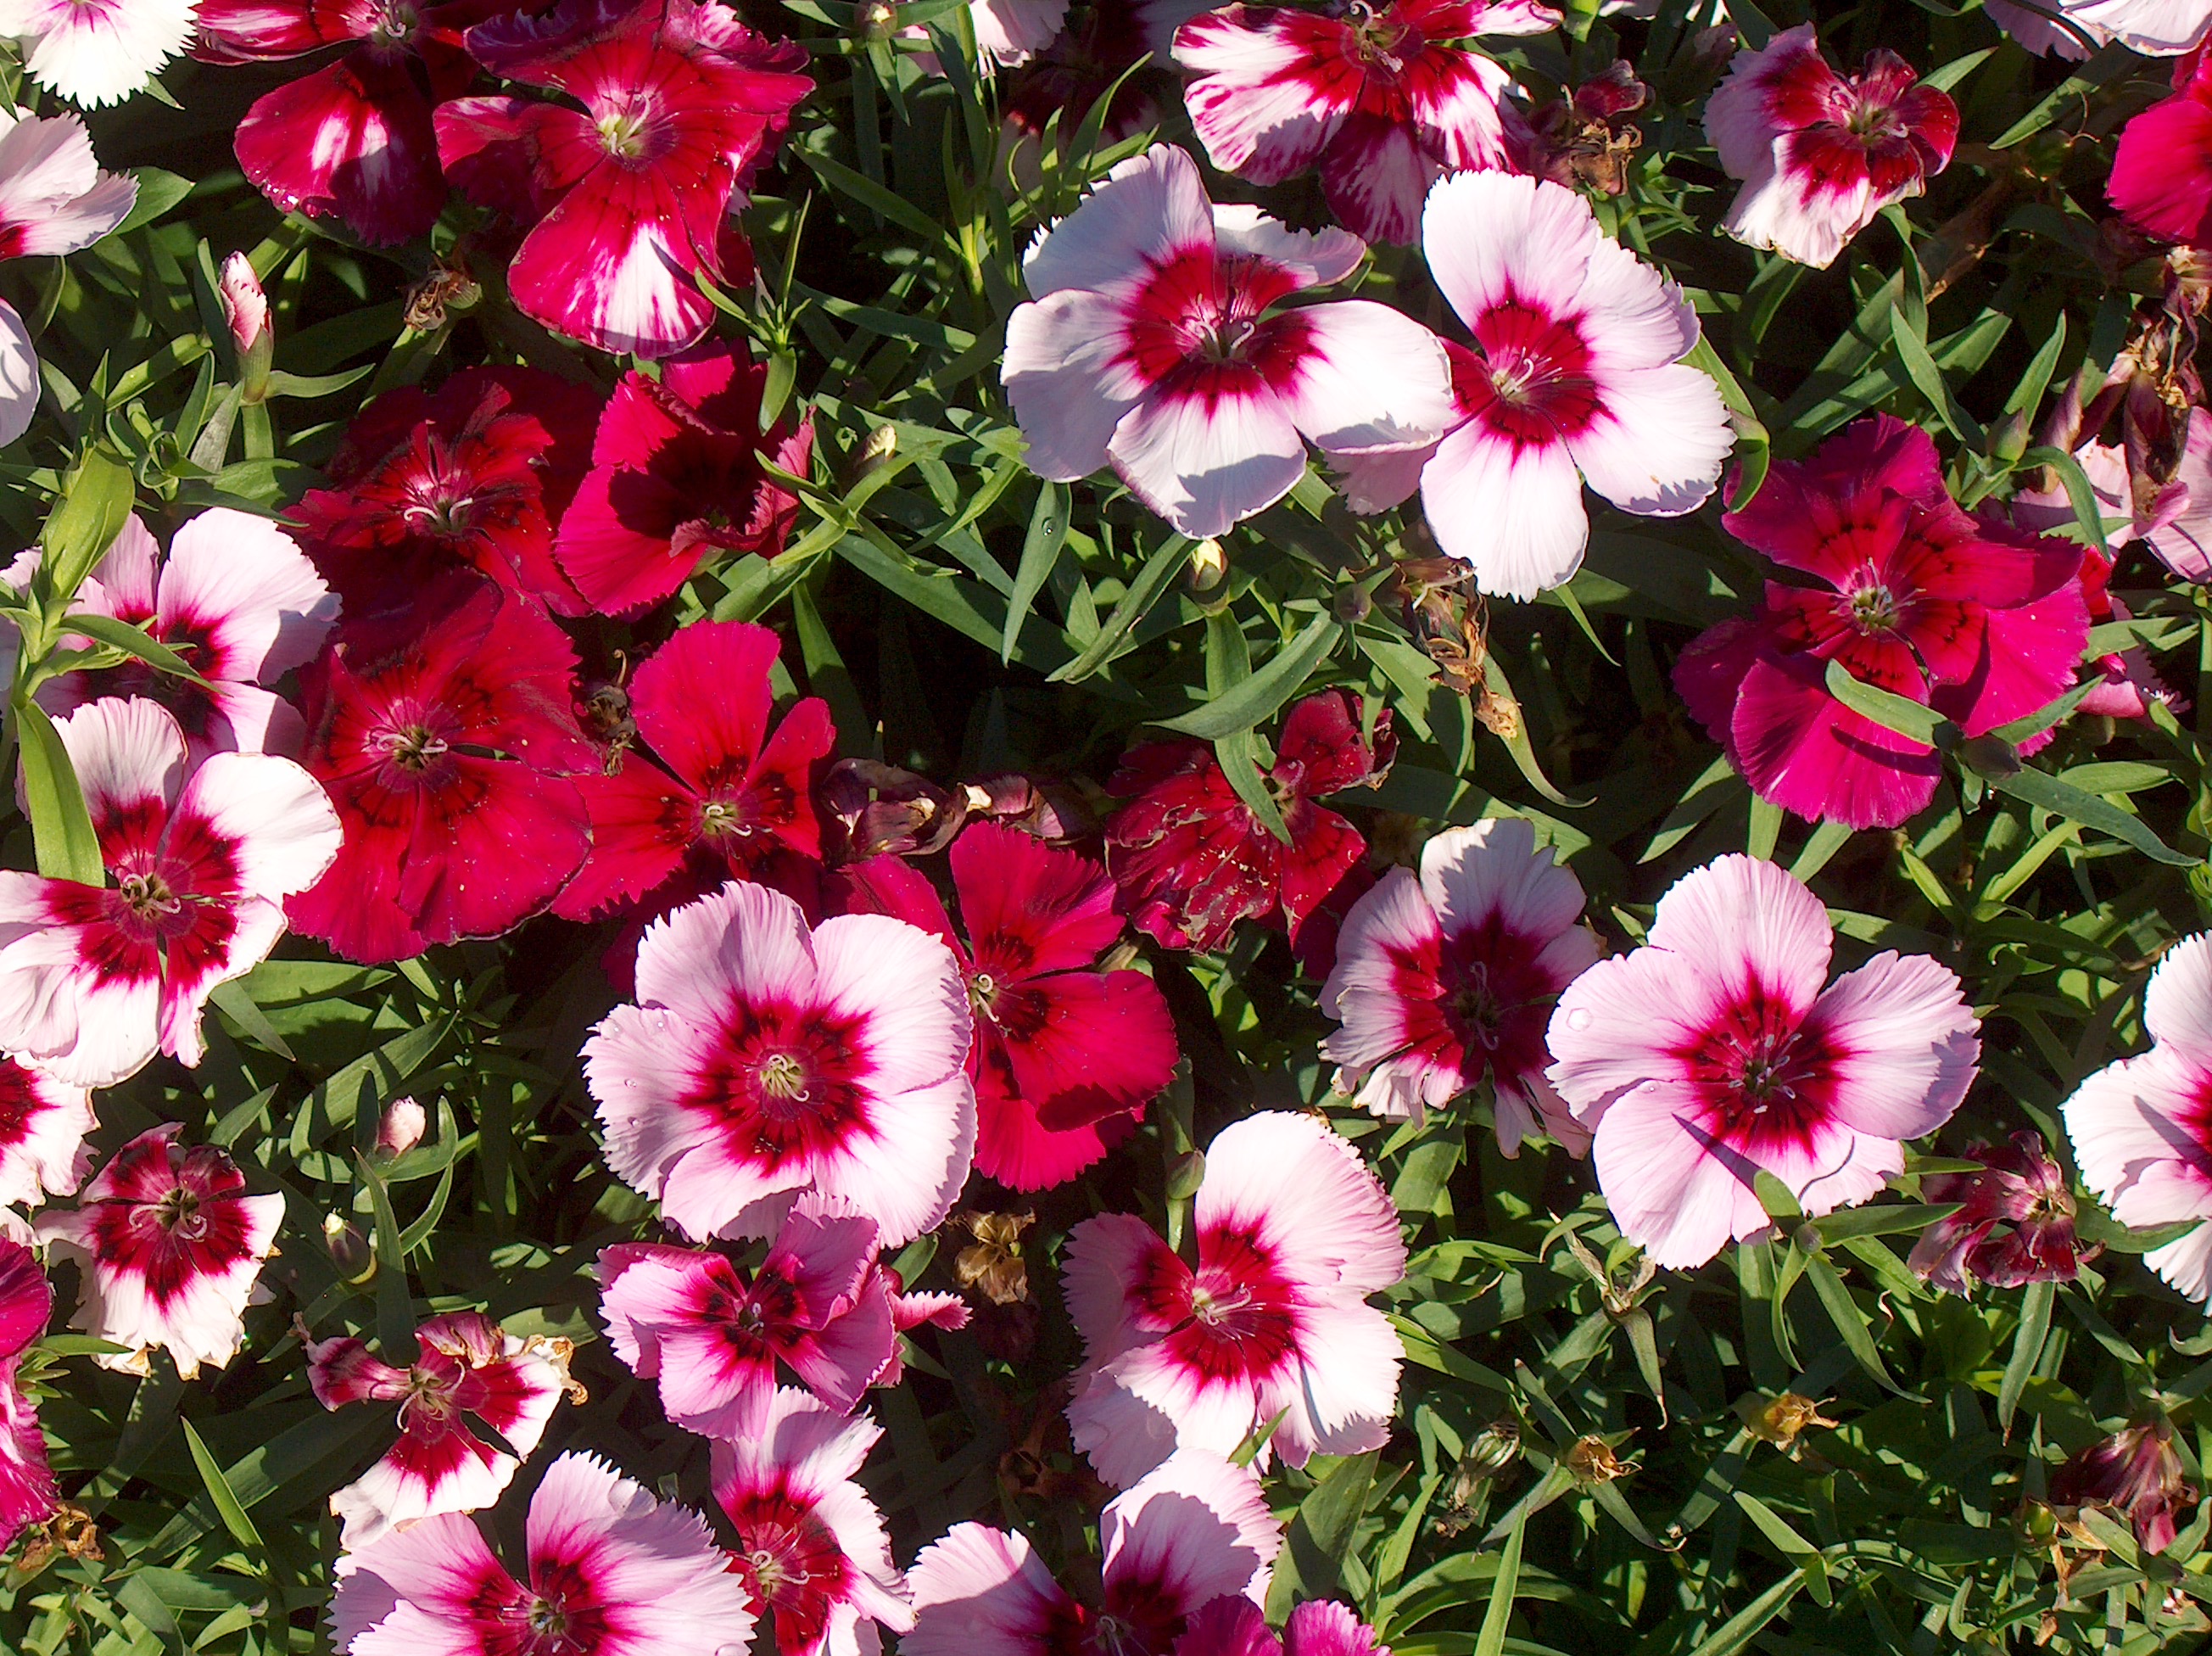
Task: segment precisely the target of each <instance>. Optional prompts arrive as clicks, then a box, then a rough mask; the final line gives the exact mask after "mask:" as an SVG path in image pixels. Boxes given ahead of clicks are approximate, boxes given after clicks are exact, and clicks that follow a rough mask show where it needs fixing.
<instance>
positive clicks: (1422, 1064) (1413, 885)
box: [1321, 817, 1598, 1156]
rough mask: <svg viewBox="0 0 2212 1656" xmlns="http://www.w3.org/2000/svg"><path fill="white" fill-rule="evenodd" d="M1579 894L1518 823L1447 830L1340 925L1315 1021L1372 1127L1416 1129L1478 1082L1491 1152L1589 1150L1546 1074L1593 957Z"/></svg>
mask: <svg viewBox="0 0 2212 1656" xmlns="http://www.w3.org/2000/svg"><path fill="white" fill-rule="evenodd" d="M1582 912H1583V888H1582V882H1581V881H1579V880H1577V879H1576V878H1575V877H1574V875H1573V874H1571V873H1569V872H1568V871H1567V870H1566V869H1565V868H1560V867H1559V866H1557V864H1555V863H1554V862H1553V854H1552V851H1551V849H1550V848H1549V847H1546V848H1545V849H1542V850H1539V849H1537V848H1536V833H1535V830H1534V829H1533V828H1532V827H1530V826H1529V825H1528V823H1526V822H1523V821H1521V820H1519V819H1516V818H1510V817H1507V818H1492V819H1489V820H1487V821H1485V822H1480V823H1477V824H1476V825H1474V826H1473V827H1471V828H1453V829H1449V830H1447V831H1445V832H1443V833H1441V834H1438V835H1437V837H1435V838H1434V839H1431V841H1430V842H1429V843H1427V844H1426V845H1425V846H1423V847H1422V848H1421V871H1420V873H1419V875H1416V874H1414V873H1413V871H1412V870H1411V869H1408V868H1393V869H1391V870H1390V871H1389V873H1388V874H1384V875H1383V879H1382V880H1381V881H1380V882H1379V883H1378V884H1377V885H1376V886H1375V888H1374V889H1373V890H1372V891H1370V892H1368V893H1367V894H1366V895H1365V896H1364V897H1362V898H1360V899H1359V901H1358V902H1357V903H1355V904H1352V912H1351V913H1350V914H1348V915H1346V916H1345V921H1344V927H1343V929H1342V930H1341V931H1340V932H1339V934H1338V935H1337V941H1336V966H1335V969H1334V971H1331V972H1330V973H1329V975H1328V983H1326V984H1324V985H1323V986H1322V995H1321V1005H1322V1011H1323V1012H1325V1013H1327V1014H1328V1015H1329V1016H1330V1017H1332V1018H1334V1019H1335V1020H1337V1022H1338V1023H1340V1025H1342V1026H1343V1027H1341V1028H1340V1029H1338V1030H1337V1031H1336V1032H1334V1033H1333V1034H1331V1035H1330V1036H1329V1037H1328V1038H1327V1039H1326V1040H1324V1041H1323V1042H1322V1047H1321V1055H1322V1057H1324V1058H1327V1059H1328V1061H1329V1062H1332V1063H1334V1064H1337V1065H1339V1066H1340V1068H1338V1070H1337V1072H1336V1082H1335V1085H1336V1090H1337V1091H1338V1092H1339V1093H1348V1094H1352V1095H1353V1096H1355V1097H1356V1098H1357V1099H1358V1101H1359V1102H1360V1103H1361V1104H1363V1105H1366V1107H1367V1108H1368V1109H1369V1110H1370V1111H1372V1112H1373V1113H1374V1114H1376V1115H1378V1116H1382V1117H1387V1118H1388V1119H1389V1120H1392V1121H1407V1120H1412V1121H1420V1120H1423V1119H1425V1117H1426V1116H1427V1114H1428V1112H1429V1111H1431V1110H1437V1109H1441V1108H1443V1105H1446V1104H1449V1102H1450V1101H1451V1100H1452V1099H1455V1098H1456V1097H1458V1096H1459V1095H1460V1094H1461V1093H1465V1092H1468V1091H1469V1090H1470V1089H1472V1088H1474V1087H1479V1086H1480V1085H1481V1084H1482V1081H1483V1078H1484V1077H1485V1076H1486V1075H1487V1076H1488V1077H1489V1079H1490V1082H1491V1086H1492V1109H1493V1111H1494V1112H1495V1115H1496V1127H1497V1131H1498V1148H1499V1149H1500V1150H1502V1151H1504V1154H1507V1155H1508V1156H1511V1155H1515V1154H1518V1153H1519V1151H1520V1148H1521V1146H1522V1144H1523V1143H1524V1142H1527V1141H1528V1140H1530V1139H1533V1138H1535V1137H1538V1136H1539V1135H1543V1136H1548V1137H1551V1138H1554V1139H1557V1140H1559V1142H1561V1143H1563V1144H1566V1145H1568V1146H1570V1147H1571V1148H1575V1149H1577V1150H1581V1149H1587V1148H1589V1137H1588V1135H1587V1134H1585V1133H1584V1132H1583V1129H1582V1126H1581V1123H1578V1122H1577V1121H1576V1120H1575V1119H1574V1117H1572V1116H1571V1115H1569V1114H1568V1113H1567V1108H1566V1105H1565V1104H1564V1103H1562V1102H1561V1101H1560V1099H1559V1094H1558V1093H1554V1092H1553V1090H1552V1085H1551V1083H1550V1082H1549V1081H1546V1080H1545V1079H1544V1066H1545V1065H1547V1064H1548V1063H1549V1062H1551V1061H1552V1055H1551V1052H1550V1050H1548V1049H1547V1047H1546V1046H1545V1044H1544V1026H1545V1025H1546V1024H1547V1022H1548V1021H1549V1020H1550V1018H1551V1008H1552V1002H1553V1001H1554V1000H1555V999H1557V998H1558V995H1559V991H1560V990H1561V989H1565V987H1566V986H1567V985H1568V984H1569V983H1572V982H1573V981H1574V979H1575V978H1576V977H1577V976H1578V975H1579V974H1580V973H1581V972H1583V971H1584V970H1586V969H1587V968H1588V967H1589V965H1591V964H1592V963H1594V962H1595V960H1596V959H1597V957H1598V943H1597V939H1596V937H1595V935H1593V934H1592V933H1591V932H1590V930H1589V928H1588V927H1586V926H1583V925H1582V924H1580V923H1578V922H1580V921H1581V918H1582Z"/></svg>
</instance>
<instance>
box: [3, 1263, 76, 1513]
mask: <svg viewBox="0 0 2212 1656" xmlns="http://www.w3.org/2000/svg"><path fill="white" fill-rule="evenodd" d="M53 1312H54V1291H53V1288H52V1286H50V1285H49V1284H48V1282H46V1272H44V1271H42V1270H40V1269H39V1261H38V1257H37V1256H36V1255H34V1254H33V1253H32V1251H30V1250H29V1249H28V1248H27V1247H25V1246H24V1245H22V1244H21V1242H18V1241H16V1240H15V1239H14V1238H12V1237H0V1546H5V1545H7V1544H8V1543H10V1542H12V1541H13V1540H14V1539H15V1536H16V1534H17V1532H18V1531H21V1529H22V1527H23V1526H24V1525H26V1524H35V1523H37V1522H39V1521H40V1519H44V1518H46V1517H47V1516H48V1515H49V1514H51V1513H52V1512H53V1510H54V1508H55V1507H58V1506H59V1505H60V1504H61V1492H60V1491H59V1490H58V1489H56V1488H55V1487H54V1474H53V1470H52V1467H50V1466H49V1465H48V1464H47V1463H46V1434H45V1433H44V1432H42V1431H40V1429H39V1410H38V1405H37V1404H35V1403H33V1402H32V1401H31V1400H30V1398H28V1397H26V1396H24V1395H23V1391H22V1388H21V1386H19V1385H16V1383H15V1370H16V1367H17V1366H18V1365H19V1364H20V1363H21V1361H23V1355H24V1354H25V1353H26V1352H27V1351H28V1350H30V1349H31V1348H32V1346H33V1345H34V1344H36V1343H37V1342H38V1340H39V1338H40V1336H41V1335H43V1334H45V1333H46V1319H47V1318H50V1317H52V1315H53Z"/></svg>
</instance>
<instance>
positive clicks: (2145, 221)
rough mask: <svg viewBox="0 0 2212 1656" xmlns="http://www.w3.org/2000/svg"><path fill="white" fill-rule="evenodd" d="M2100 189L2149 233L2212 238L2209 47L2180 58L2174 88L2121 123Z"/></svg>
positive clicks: (2199, 240)
mask: <svg viewBox="0 0 2212 1656" xmlns="http://www.w3.org/2000/svg"><path fill="white" fill-rule="evenodd" d="M2199 32H2200V33H2201V32H2202V28H2201V26H2200V29H2199ZM2105 195H2106V199H2107V200H2109V201H2110V202H2111V203H2112V205H2113V206H2115V207H2117V208H2118V209H2119V210H2120V212H2121V214H2122V216H2124V217H2125V218H2126V219H2127V221H2128V222H2129V223H2130V224H2132V225H2134V226H2135V227H2136V228H2137V229H2139V230H2141V231H2142V232H2143V233H2144V234H2146V235H2154V236H2157V237H2158V238H2159V239H2160V240H2165V241H2182V242H2188V243H2190V244H2191V245H2193V246H2199V247H2201V246H2204V245H2206V244H2208V243H2212V54H2208V53H2206V52H2203V51H2202V50H2198V51H2195V52H2191V53H2190V54H2189V56H2187V57H2186V58H2183V59H2182V60H2181V62H2180V63H2179V64H2176V65H2175V66H2174V73H2173V96H2172V97H2170V98H2166V99H2162V100H2160V101H2159V102H2157V103H2154V104H2153V105H2152V106H2151V107H2149V108H2148V109H2146V110H2144V111H2143V112H2142V113H2141V114H2140V115H2137V116H2136V118H2135V119H2132V120H2130V122H2129V123H2128V124H2127V125H2125V126H2124V127H2122V128H2121V129H2120V143H2119V147H2118V149H2116V150H2115V151H2114V152H2113V155H2112V174H2111V176H2110V177H2109V178H2107V179H2106V181H2105Z"/></svg>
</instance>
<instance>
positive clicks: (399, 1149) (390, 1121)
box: [376, 1098, 430, 1157]
mask: <svg viewBox="0 0 2212 1656" xmlns="http://www.w3.org/2000/svg"><path fill="white" fill-rule="evenodd" d="M429 1125H430V1116H429V1112H428V1111H426V1110H424V1109H423V1108H422V1105H419V1104H417V1103H416V1101H415V1100H414V1099H405V1098H402V1099H392V1102H391V1103H389V1104H387V1105H385V1106H384V1114H383V1115H382V1116H381V1117H379V1118H378V1120H377V1123H376V1148H377V1153H378V1154H380V1155H386V1156H393V1157H398V1156H404V1155H405V1154H407V1153H408V1152H409V1151H410V1150H411V1149H413V1148H415V1147H416V1145H418V1144H420V1143H421V1142H422V1135H423V1132H424V1131H425V1130H426V1129H428V1127H429Z"/></svg>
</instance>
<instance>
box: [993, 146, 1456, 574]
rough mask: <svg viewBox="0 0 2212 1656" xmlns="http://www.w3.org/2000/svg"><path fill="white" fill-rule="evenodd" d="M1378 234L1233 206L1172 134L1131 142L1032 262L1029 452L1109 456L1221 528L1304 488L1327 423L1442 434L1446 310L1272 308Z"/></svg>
mask: <svg viewBox="0 0 2212 1656" xmlns="http://www.w3.org/2000/svg"><path fill="white" fill-rule="evenodd" d="M1365 252H1366V247H1364V244H1362V243H1361V242H1360V241H1359V240H1358V238H1357V237H1354V236H1351V235H1347V234H1345V233H1344V232H1343V231H1341V230H1334V229H1331V230H1322V231H1319V232H1316V233H1312V234H1308V233H1305V232H1302V231H1297V230H1291V229H1288V228H1285V227H1284V226H1283V225H1282V224H1280V223H1279V222H1276V221H1275V220H1273V219H1272V218H1268V217H1267V216H1265V215H1263V214H1262V213H1261V211H1260V210H1258V209H1257V208H1255V207H1245V206H1219V207H1217V206H1214V205H1213V204H1211V203H1209V202H1208V201H1207V200H1206V189H1205V186H1203V185H1202V184H1201V183H1200V180H1199V176H1198V164H1197V163H1196V162H1195V161H1192V160H1191V158H1190V156H1189V155H1187V154H1186V153H1184V152H1183V151H1182V150H1181V149H1176V148H1174V147H1172V146H1171V145H1168V144H1155V145H1154V146H1153V147H1152V149H1148V150H1146V152H1145V153H1144V154H1143V155H1133V156H1132V157H1130V159H1128V160H1127V161H1123V162H1122V163H1121V165H1120V166H1118V167H1115V169H1114V170H1113V171H1112V172H1111V173H1109V174H1107V176H1106V179H1105V180H1104V182H1103V183H1101V184H1100V185H1099V186H1097V188H1096V189H1095V190H1093V191H1092V192H1091V194H1090V196H1089V197H1088V198H1086V199H1085V201H1084V202H1083V203H1082V204H1081V205H1079V207H1077V208H1076V210H1074V211H1073V213H1070V214H1069V215H1068V216H1066V218H1064V219H1062V220H1060V222H1059V223H1057V224H1055V225H1054V226H1053V227H1052V228H1050V229H1049V230H1047V231H1046V232H1045V233H1044V234H1042V235H1040V236H1039V237H1038V238H1037V240H1036V243H1035V245H1034V246H1032V247H1030V251H1029V256H1028V259H1027V260H1026V261H1025V263H1024V271H1025V273H1026V276H1027V278H1028V282H1029V289H1030V293H1031V294H1033V295H1036V302H1035V303H1032V304H1025V305H1022V306H1019V307H1017V308H1016V309H1015V311H1014V314H1013V315H1012V318H1010V319H1009V320H1008V321H1007V324H1006V359H1005V362H1004V365H1003V368H1002V369H1001V373H1002V374H1003V377H1004V379H1005V381H1006V394H1007V395H1008V396H1009V397H1010V398H1012V400H1013V405H1014V413H1015V416H1016V417H1017V418H1018V419H1019V420H1020V422H1021V427H1022V435H1023V436H1024V437H1025V438H1027V439H1028V441H1029V454H1028V455H1027V457H1026V458H1027V460H1028V462H1029V466H1030V469H1031V470H1032V471H1034V472H1036V473H1038V475H1040V476H1042V477H1047V478H1059V479H1061V480H1063V481H1072V480H1073V479H1075V478H1086V477H1089V476H1090V475H1091V473H1092V472H1097V471H1099V470H1102V469H1103V468H1104V467H1106V466H1109V465H1110V466H1112V467H1113V468H1114V470H1115V472H1116V473H1117V474H1118V475H1119V476H1120V477H1121V480H1122V481H1123V482H1124V483H1126V484H1128V485H1129V488H1130V489H1131V490H1132V491H1133V492H1134V493H1135V495H1136V496H1137V497H1138V498H1139V500H1141V501H1143V502H1144V503H1145V504H1146V505H1147V506H1149V507H1150V508H1152V510H1153V511H1155V512H1157V513H1158V514H1160V515H1161V516H1162V517H1164V518H1165V519H1166V520H1167V521H1169V522H1170V523H1171V524H1173V525H1174V526H1175V527H1176V528H1177V529H1178V530H1180V531H1181V532H1182V533H1184V534H1187V535H1193V536H1202V535H1218V534H1221V533H1225V532H1226V531H1227V530H1228V528H1229V527H1230V525H1231V524H1232V523H1236V522H1237V521H1240V520H1242V519H1244V518H1248V517H1250V516H1251V515H1252V514H1254V513H1255V512H1258V511H1261V510H1263V509H1265V508H1267V507H1269V506H1272V505H1273V504H1274V502H1277V501H1279V500H1280V499H1281V498H1282V497H1283V496H1285V495H1286V494H1288V493H1290V491H1291V487H1292V486H1293V485H1294V484H1297V480H1298V479H1299V478H1302V477H1304V475H1305V470H1306V447H1305V444H1306V440H1307V439H1309V438H1310V439H1311V440H1312V441H1314V442H1316V444H1318V445H1319V446H1320V447H1322V448H1324V449H1326V450H1328V451H1329V452H1330V453H1332V454H1365V453H1368V452H1370V451H1373V450H1378V449H1394V448H1403V447H1408V446H1409V445H1413V444H1417V443H1421V442H1425V441H1429V440H1430V439H1431V438H1433V437H1434V436H1436V435H1437V433H1439V432H1441V431H1442V430H1443V429H1444V428H1445V427H1446V426H1447V425H1449V423H1451V398H1450V388H1449V379H1448V374H1447V370H1446V368H1445V363H1444V356H1443V347H1442V346H1441V345H1439V344H1437V340H1436V338H1435V336H1434V335H1432V334H1431V333H1430V332H1428V330H1427V329H1425V328H1424V327H1422V326H1420V325H1419V323H1416V322H1414V321H1413V320H1411V319H1410V318H1408V317H1406V316H1403V315H1401V314H1399V313H1398V312H1396V311H1395V310H1392V309H1390V308H1389V307H1388V306H1384V305H1378V304H1376V303H1374V302H1373V301H1370V300H1364V299H1347V300H1339V301H1334V302H1332V303H1328V304H1322V305H1305V306H1301V307H1297V308H1295V309H1291V310H1284V311H1276V310H1274V308H1273V307H1275V306H1276V305H1277V304H1278V303H1279V301H1282V300H1284V299H1286V298H1288V297H1289V296H1290V295H1292V294H1294V293H1299V292H1302V291H1304V289H1308V288H1314V287H1319V286H1322V285H1324V284H1326V283H1332V282H1339V281H1341V280H1343V279H1344V278H1345V277H1347V276H1349V275H1350V274H1351V273H1352V270H1353V269H1354V267H1356V266H1357V265H1358V263H1359V260H1360V258H1361V256H1362V255H1363V254H1364V253H1365Z"/></svg>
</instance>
